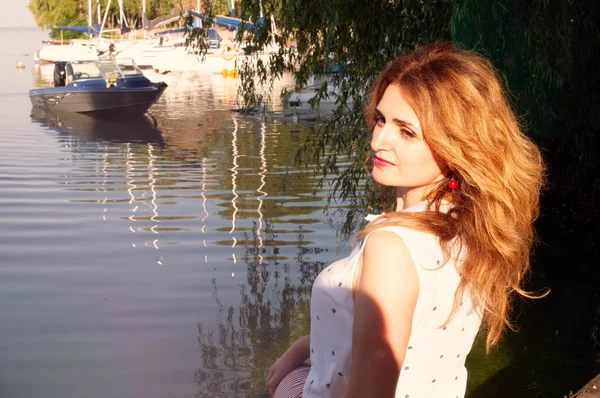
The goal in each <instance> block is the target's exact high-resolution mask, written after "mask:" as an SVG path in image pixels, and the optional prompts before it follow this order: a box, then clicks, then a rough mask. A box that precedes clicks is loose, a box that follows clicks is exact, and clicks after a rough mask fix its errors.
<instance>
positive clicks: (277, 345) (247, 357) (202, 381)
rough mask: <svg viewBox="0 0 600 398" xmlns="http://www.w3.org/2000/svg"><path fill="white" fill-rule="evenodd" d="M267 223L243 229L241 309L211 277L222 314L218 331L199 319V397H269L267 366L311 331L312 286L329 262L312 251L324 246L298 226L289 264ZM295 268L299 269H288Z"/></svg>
mask: <svg viewBox="0 0 600 398" xmlns="http://www.w3.org/2000/svg"><path fill="white" fill-rule="evenodd" d="M263 226H264V230H263V232H262V234H261V235H259V233H260V231H259V230H258V227H257V225H256V224H255V227H254V228H253V229H252V232H251V233H252V236H251V237H249V236H247V235H248V233H245V235H246V236H245V237H244V244H245V252H246V253H245V256H244V258H243V259H244V261H245V262H246V266H247V279H246V283H245V284H243V285H240V304H239V308H238V309H237V311H236V309H235V308H234V307H229V308H224V307H223V305H222V304H221V302H220V300H219V295H218V285H217V282H216V279H213V280H212V284H213V296H214V297H215V300H216V304H217V307H218V311H219V319H218V327H217V330H216V331H213V330H206V329H205V328H204V327H203V325H202V324H201V323H200V324H198V343H199V345H200V358H201V367H200V369H198V371H197V372H196V374H195V382H196V384H197V385H198V393H197V396H198V397H232V396H236V397H243V396H248V397H262V396H264V397H268V394H267V392H266V389H265V382H264V380H265V377H266V373H267V371H268V369H269V367H270V366H271V364H272V363H273V361H274V360H275V359H276V358H277V356H278V355H280V354H281V352H283V350H285V349H286V348H287V346H288V345H289V343H291V342H292V341H293V340H295V339H297V338H298V337H300V336H302V335H305V334H307V333H308V330H309V319H310V318H309V308H310V293H311V286H312V283H313V281H314V279H315V278H316V276H317V275H318V273H319V272H320V271H321V270H322V269H323V267H324V266H325V265H326V264H325V263H323V262H318V261H317V262H315V261H311V260H310V259H309V257H310V255H313V254H318V253H320V252H321V251H324V250H326V249H321V248H317V247H306V246H305V245H304V233H303V232H302V228H301V227H300V228H299V230H300V231H299V232H298V235H297V241H298V244H297V252H296V257H295V258H294V260H296V261H297V267H290V264H289V263H287V262H284V263H280V262H279V260H278V254H279V247H277V246H275V245H274V244H273V242H274V241H275V237H276V235H275V233H274V232H273V224H272V223H270V222H268V221H266V222H264V225H263ZM261 239H262V241H261ZM259 242H262V247H259ZM285 261H287V260H285ZM280 268H281V270H280ZM291 268H293V269H297V272H294V273H290V269H291ZM270 270H273V271H270ZM225 313H226V314H225ZM223 315H224V316H225V317H224V319H223V318H222V316H223Z"/></svg>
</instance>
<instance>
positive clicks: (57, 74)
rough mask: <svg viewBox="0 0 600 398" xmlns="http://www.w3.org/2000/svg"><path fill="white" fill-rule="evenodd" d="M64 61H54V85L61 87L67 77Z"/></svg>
mask: <svg viewBox="0 0 600 398" xmlns="http://www.w3.org/2000/svg"><path fill="white" fill-rule="evenodd" d="M66 65H67V63H66V62H62V61H61V62H55V63H54V87H63V86H64V85H65V81H66V78H67V74H66V72H65V67H66Z"/></svg>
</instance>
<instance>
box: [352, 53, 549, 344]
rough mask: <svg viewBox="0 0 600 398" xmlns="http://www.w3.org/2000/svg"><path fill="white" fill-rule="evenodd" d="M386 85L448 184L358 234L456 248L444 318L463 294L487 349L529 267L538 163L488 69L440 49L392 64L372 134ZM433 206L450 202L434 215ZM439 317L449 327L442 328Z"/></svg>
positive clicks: (379, 89)
mask: <svg viewBox="0 0 600 398" xmlns="http://www.w3.org/2000/svg"><path fill="white" fill-rule="evenodd" d="M390 85H396V86H398V87H400V88H401V89H402V94H403V95H404V97H405V98H406V100H407V101H408V103H409V104H410V105H411V107H412V108H413V109H414V111H415V113H416V114H417V116H418V118H419V121H420V124H421V127H422V131H423V136H424V140H425V142H426V143H427V145H429V147H430V148H431V150H432V152H433V153H434V155H435V156H436V157H437V159H438V160H439V162H440V164H441V165H442V168H443V170H445V173H446V174H447V176H448V177H452V178H454V179H456V180H457V181H458V188H456V189H454V190H451V189H449V188H448V187H447V185H446V181H441V182H438V183H436V184H433V185H432V186H431V190H430V191H429V193H428V195H427V197H426V198H424V199H426V200H428V201H429V207H428V209H427V211H425V212H422V213H411V212H396V211H392V212H390V213H386V214H385V215H384V216H382V217H381V218H380V219H379V222H378V223H370V224H368V225H367V226H366V227H365V228H364V229H362V230H361V231H360V232H359V233H358V234H357V236H358V237H360V238H361V239H362V238H364V237H365V235H366V234H368V233H369V232H371V231H373V230H375V229H377V228H379V227H380V226H382V225H402V226H406V227H409V228H412V229H417V230H421V231H427V232H430V233H433V234H435V235H436V236H437V237H439V240H440V243H441V245H442V248H443V249H444V251H445V253H446V255H450V254H451V251H453V250H452V248H453V247H454V248H456V246H454V245H455V244H458V247H459V249H458V250H459V251H461V249H466V250H462V252H461V261H462V264H461V268H460V274H461V280H460V283H459V286H458V289H457V291H456V294H455V297H454V306H453V311H452V313H451V315H450V318H449V320H450V319H451V318H452V316H453V315H454V314H455V313H456V311H457V308H458V304H457V303H460V301H461V298H462V297H463V295H464V294H465V293H468V294H469V295H470V297H471V299H472V301H473V304H474V306H475V308H476V309H477V310H478V311H480V313H481V315H482V323H483V327H484V329H485V330H487V338H486V351H488V352H489V349H490V347H492V346H493V345H495V344H496V343H498V341H499V339H500V338H501V336H502V333H503V331H504V328H505V326H508V327H509V328H511V329H513V330H514V327H513V325H512V323H511V321H510V320H509V312H510V309H511V304H512V302H513V300H514V299H515V298H516V296H518V295H520V296H525V297H528V298H532V297H535V296H533V295H532V294H531V293H528V292H526V291H524V290H523V288H522V283H523V281H524V277H525V276H526V275H527V273H528V271H529V268H530V250H531V247H532V244H533V240H534V229H533V221H534V220H535V219H536V218H537V217H538V215H539V196H540V190H541V188H542V186H543V182H544V164H543V161H542V157H541V154H540V151H539V149H538V148H537V146H536V145H535V144H534V143H532V141H530V140H529V139H528V138H527V136H526V135H525V134H524V133H523V129H522V128H521V126H520V122H519V120H518V119H517V117H516V115H515V114H514V113H513V111H512V110H511V107H510V104H509V101H508V99H507V98H506V96H505V95H506V94H505V90H504V89H503V85H504V80H503V79H502V78H501V77H500V75H499V74H498V73H497V71H496V69H495V68H494V67H493V66H492V64H491V63H490V62H489V61H488V60H487V59H485V58H483V57H481V56H479V55H476V54H474V53H473V52H470V51H467V50H464V49H459V48H457V47H455V46H454V45H453V44H451V43H448V42H438V43H433V44H430V45H427V46H423V47H420V48H417V49H416V50H414V51H412V52H410V53H407V54H404V55H402V56H400V57H399V58H397V59H396V60H395V61H393V62H392V63H391V64H390V65H389V66H388V67H387V68H386V69H385V70H384V71H383V72H382V73H381V75H380V76H379V78H378V80H377V81H376V83H375V86H374V88H373V90H372V93H371V99H370V104H369V105H368V107H367V109H366V110H365V118H366V122H367V125H368V128H369V131H372V130H373V128H374V125H375V108H376V106H377V104H378V103H379V101H380V100H381V98H382V97H383V94H384V92H385V90H386V89H387V88H388V86H390ZM442 201H447V202H449V203H451V208H450V210H449V211H446V212H445V211H440V206H441V204H442ZM449 320H448V321H449Z"/></svg>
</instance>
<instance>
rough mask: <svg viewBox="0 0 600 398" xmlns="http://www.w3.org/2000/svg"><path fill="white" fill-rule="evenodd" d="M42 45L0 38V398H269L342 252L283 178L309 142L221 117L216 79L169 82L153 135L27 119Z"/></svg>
mask: <svg viewBox="0 0 600 398" xmlns="http://www.w3.org/2000/svg"><path fill="white" fill-rule="evenodd" d="M17 38H18V40H17ZM43 38H44V35H43V34H42V33H40V32H39V31H38V30H35V29H33V30H27V29H25V30H23V29H8V28H4V29H1V31H0V48H1V49H2V50H0V51H1V52H2V55H3V56H2V60H1V61H0V73H1V74H2V76H3V79H2V81H3V84H2V86H0V225H1V226H2V228H1V229H0V319H1V323H0V353H1V354H0V396H2V397H5V396H6V397H11V398H19V397H39V396H44V397H47V398H51V397H61V398H64V397H87V398H92V397H103V398H104V397H192V396H197V397H220V396H223V397H231V396H240V397H244V396H251V397H261V396H266V391H265V388H264V377H265V374H266V371H267V369H268V367H269V366H270V365H271V363H272V361H273V360H274V359H275V358H276V357H277V355H278V354H280V353H281V352H282V351H283V350H284V349H285V347H286V346H287V344H288V343H289V342H290V341H291V340H293V339H294V338H295V337H298V336H299V335H301V334H302V333H306V331H307V330H308V318H307V311H308V302H309V297H310V284H311V282H312V280H313V279H314V277H315V276H316V274H317V273H318V272H319V271H320V270H321V269H322V268H323V267H324V266H325V265H327V264H328V263H330V262H332V261H334V260H335V259H337V258H340V257H341V256H345V255H346V254H347V253H348V252H349V250H350V248H349V247H348V246H343V247H338V246H339V245H338V241H337V238H336V229H335V227H334V225H332V224H335V223H336V219H335V217H334V216H332V215H331V214H333V213H328V214H329V215H328V214H326V213H324V212H323V209H324V204H325V196H326V194H325V193H324V192H319V193H318V194H317V195H313V190H314V189H315V186H316V179H314V178H312V177H311V176H310V175H305V176H302V177H298V173H297V171H296V169H295V168H294V167H293V155H294V152H295V150H296V148H297V147H298V146H299V145H300V143H301V142H302V141H303V139H304V137H306V134H310V133H311V131H312V130H311V128H310V126H309V127H306V126H299V125H295V124H293V123H288V122H269V123H264V122H262V121H260V120H258V119H256V118H249V117H241V116H240V115H239V114H237V113H235V112H232V111H231V108H233V107H235V93H236V84H237V80H236V79H232V78H223V77H222V76H220V75H214V76H190V75H187V76H179V77H177V76H169V75H166V76H164V79H165V80H166V81H167V83H168V84H169V87H168V88H167V90H166V91H165V94H164V95H163V97H162V98H161V99H160V100H159V102H158V103H157V104H155V106H154V107H153V108H152V109H151V115H152V118H135V119H133V120H121V121H93V120H91V119H89V118H86V117H82V116H75V115H73V116H71V117H62V118H58V119H57V118H56V117H52V116H49V115H45V114H43V113H40V112H37V111H36V112H32V109H31V105H30V102H29V98H28V90H29V89H31V88H34V87H39V86H44V85H48V84H49V80H48V79H49V74H48V70H47V69H40V68H39V67H34V64H33V59H32V55H33V52H34V51H35V50H36V49H37V48H39V46H40V43H41V40H42V39H43ZM19 61H21V62H23V63H24V64H25V65H26V67H25V69H24V70H18V69H17V68H16V67H15V66H16V65H17V63H18V62H19ZM153 78H154V79H157V78H160V76H153ZM280 83H281V84H285V81H283V82H280ZM284 181H287V182H288V186H287V189H285V190H284V189H283V188H282V187H283V183H284ZM334 210H335V209H334Z"/></svg>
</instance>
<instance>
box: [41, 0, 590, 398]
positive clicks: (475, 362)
mask: <svg viewBox="0 0 600 398" xmlns="http://www.w3.org/2000/svg"><path fill="white" fill-rule="evenodd" d="M46 3H48V4H50V3H55V5H56V7H55V8H54V9H53V11H52V12H50V11H44V9H43V7H42V0H31V1H30V9H32V11H33V12H34V15H35V16H36V22H37V23H38V26H40V28H42V29H46V28H48V27H51V26H53V25H57V24H59V23H61V24H66V23H71V24H72V23H76V22H77V21H80V22H81V21H83V23H85V15H86V14H85V11H84V10H82V9H81V8H80V4H79V3H78V2H77V1H75V0H44V4H46ZM100 3H101V7H104V5H105V3H106V1H104V0H103V1H101V2H100ZM115 3H116V2H115ZM140 4H141V0H130V1H127V0H126V1H125V3H124V5H125V8H126V15H127V18H128V21H129V22H128V23H131V24H133V25H135V24H138V23H139V21H140V18H141V6H140ZM152 4H153V5H152V7H151V8H149V9H148V10H147V16H148V17H149V18H152V17H156V16H159V15H166V14H168V13H170V12H171V11H173V10H176V9H179V8H180V7H183V8H184V9H186V8H187V7H188V6H189V7H192V8H193V7H195V6H196V4H197V3H196V1H187V2H183V3H181V5H180V4H179V3H177V4H176V2H174V1H156V2H153V3H152ZM113 7H114V6H113ZM201 8H202V9H203V10H206V11H207V12H208V13H212V15H216V14H229V9H228V7H227V3H226V2H225V1H215V2H206V1H204V2H202V4H201ZM116 13H118V9H116V11H115V10H114V9H113V8H111V11H110V14H111V15H112V16H113V17H112V18H111V19H110V21H111V23H112V24H113V25H114V24H115V23H116V17H115V16H116ZM236 15H237V16H238V17H240V18H241V19H243V20H249V21H256V20H258V19H259V18H261V17H264V23H263V24H262V25H260V26H257V27H256V29H254V30H252V31H248V30H247V29H245V28H244V27H242V28H240V29H239V31H238V34H237V36H236V40H239V41H240V42H241V40H242V39H243V40H244V41H245V43H246V44H248V48H249V49H252V48H254V49H262V48H264V47H265V46H267V45H268V44H271V43H277V44H279V50H278V51H277V52H275V53H272V54H271V58H270V62H269V63H268V64H263V63H259V64H256V63H254V64H253V63H252V62H248V63H246V64H242V65H239V66H238V73H239V76H240V91H239V97H240V98H241V99H242V100H243V103H244V105H245V107H246V108H247V109H255V108H258V107H260V105H261V103H262V101H263V100H264V98H261V97H260V95H258V94H257V93H258V92H260V91H261V90H259V87H257V85H256V83H255V82H256V81H257V80H258V82H259V84H262V85H268V84H269V82H271V81H272V79H273V78H275V77H278V76H281V74H283V73H286V72H289V73H293V75H294V76H295V78H296V84H297V87H296V88H298V89H300V88H302V87H304V86H305V85H306V83H307V81H308V80H309V79H312V78H315V79H320V78H324V77H328V78H329V79H331V81H332V83H333V84H334V85H336V86H337V87H338V88H339V91H340V96H339V98H340V103H339V107H338V108H337V110H335V111H334V113H333V115H332V116H331V117H330V118H328V119H327V120H325V121H323V122H322V123H320V124H318V125H317V126H316V127H315V129H316V132H317V133H318V134H314V135H312V136H311V137H310V138H309V139H307V141H306V142H304V144H303V145H302V147H301V148H300V150H299V152H298V153H297V158H296V159H297V164H298V166H299V167H301V166H302V165H305V164H309V163H312V162H316V163H318V164H319V167H318V169H317V170H316V172H315V173H316V175H317V176H318V177H322V178H323V180H322V182H323V184H324V181H325V177H327V178H329V176H330V175H331V174H336V175H338V177H337V178H336V179H335V180H334V183H333V186H325V185H323V189H329V199H330V200H332V201H335V200H345V201H346V202H348V203H349V204H351V205H352V206H351V207H352V208H351V209H350V210H348V213H347V218H346V220H347V221H346V223H345V224H344V226H343V227H342V229H341V231H340V234H341V235H346V236H348V235H349V234H350V233H351V232H352V231H353V229H354V228H355V226H356V224H357V220H360V219H362V217H363V216H364V215H365V214H366V212H373V211H376V210H378V209H380V206H381V203H380V201H379V198H380V197H381V194H382V193H381V192H378V191H377V190H376V189H375V188H374V187H373V186H372V185H371V183H370V182H367V183H366V185H365V183H364V181H365V176H366V172H365V167H364V164H365V161H366V159H365V158H364V154H363V152H366V151H364V148H366V140H365V136H366V135H365V127H364V123H363V120H362V112H363V108H364V104H365V98H364V97H363V94H364V91H365V88H366V87H370V85H371V84H372V82H373V79H374V77H375V76H376V75H377V73H379V72H380V71H381V69H382V68H383V67H384V66H385V65H386V63H387V62H389V61H390V60H391V59H393V58H394V57H395V56H396V55H397V54H398V53H399V52H401V51H402V50H403V49H405V48H414V47H416V46H418V45H420V44H423V43H427V42H431V41H435V40H453V41H454V42H455V43H457V44H458V45H460V46H462V47H464V48H468V49H472V50H474V51H477V52H479V53H481V54H483V55H485V56H487V57H488V58H490V59H491V60H492V62H493V63H494V65H495V66H496V67H497V68H499V70H500V71H501V73H502V74H503V77H504V79H505V82H506V85H507V87H508V89H509V91H510V93H511V98H510V99H511V103H512V104H513V106H514V107H515V109H516V110H517V114H519V115H522V123H523V126H524V127H525V129H526V131H527V132H528V134H529V135H530V136H531V137H532V138H533V139H534V140H535V142H536V143H537V144H538V145H539V146H540V147H541V148H542V151H543V156H544V159H545V162H546V164H547V166H548V171H547V185H546V188H545V190H544V192H543V196H542V202H541V216H540V218H539V220H538V221H537V223H536V230H537V232H538V243H537V245H536V247H535V252H534V258H533V272H532V273H531V275H530V277H529V282H528V286H527V287H528V288H529V289H530V290H533V291H537V290H544V289H546V288H549V289H550V291H551V292H550V295H549V296H548V297H546V298H544V299H540V300H532V301H523V302H518V303H517V308H516V311H515V312H514V315H513V316H514V319H515V321H516V324H517V325H518V326H519V330H518V331H517V332H515V333H512V332H511V333H510V334H507V335H506V337H505V338H504V340H503V341H502V343H501V345H500V348H499V349H498V350H496V351H494V352H492V353H491V354H490V355H489V356H485V354H484V353H483V351H482V346H481V342H477V343H476V345H475V347H474V348H473V351H472V353H471V355H470V358H469V361H468V364H469V373H470V381H469V390H468V396H469V397H500V396H502V397H504V396H516V397H521V396H535V397H555V396H564V395H566V394H567V391H571V390H576V389H578V388H579V387H580V386H583V385H585V383H586V382H588V381H590V380H592V379H593V378H594V377H596V375H598V373H600V292H599V289H598V286H600V269H599V268H598V258H599V255H600V244H599V242H600V223H599V222H598V221H599V220H600V173H599V172H598V171H599V170H600V163H599V162H600V160H599V158H598V156H597V154H598V153H600V145H599V139H598V129H599V128H600V127H599V126H600V121H599V120H598V117H599V116H600V111H599V98H598V96H599V95H600V77H599V76H598V74H597V73H596V72H595V69H594V68H593V67H592V65H594V62H593V61H594V60H595V59H598V58H599V57H600V54H599V52H600V25H599V23H598V21H600V3H598V2H594V1H585V0H573V1H569V2H558V1H555V2H548V1H547V0H532V1H529V2H511V1H508V0H486V1H470V2H469V1H458V0H455V1H452V0H436V1H431V2H421V1H416V0H409V1H404V2H389V1H385V0H380V1H372V2H369V3H368V4H367V3H365V2H363V1H359V0H346V1H341V0H337V1H336V0H329V1H323V2H313V1H311V0H297V1H295V2H287V1H285V0H271V1H268V0H262V1H260V0H241V1H239V2H237V3H236ZM357 15H360V16H361V18H357V17H356V16H357ZM271 17H272V18H271ZM273 22H275V23H273ZM130 26H131V25H130ZM202 37H203V32H202V31H201V30H194V31H192V32H191V34H190V36H189V39H190V42H192V43H193V42H194V40H196V41H198V40H202ZM290 43H293V44H294V45H293V46H290V45H289V44H290ZM332 69H336V70H337V72H336V73H333V74H329V73H327V71H330V70H332ZM326 89H327V87H324V88H323V90H322V91H321V93H320V94H319V95H318V96H317V104H318V101H319V98H323V97H324V95H325V93H326ZM326 150H327V153H333V154H335V153H339V154H348V153H350V154H354V158H353V161H352V162H351V164H350V165H349V166H348V167H346V166H344V167H342V166H341V165H340V164H339V163H338V158H337V157H336V156H335V155H333V156H328V157H324V156H323V154H324V153H325V152H326ZM340 162H341V160H340ZM367 181H368V180H367ZM364 191H366V192H367V195H366V196H365V195H360V193H361V192H364ZM569 394H570V393H569ZM582 396H583V395H582Z"/></svg>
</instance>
